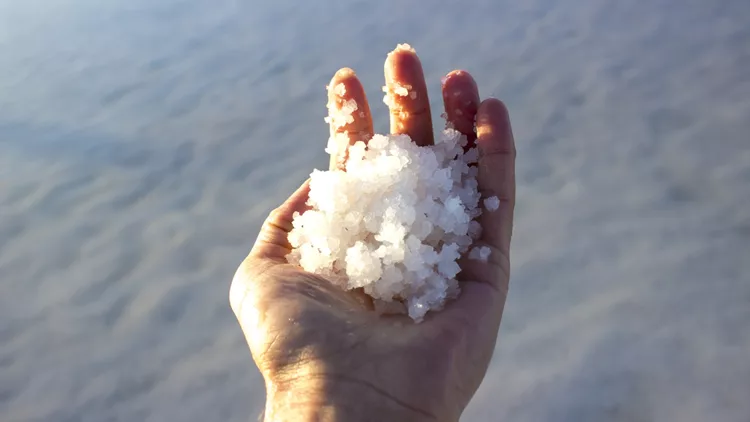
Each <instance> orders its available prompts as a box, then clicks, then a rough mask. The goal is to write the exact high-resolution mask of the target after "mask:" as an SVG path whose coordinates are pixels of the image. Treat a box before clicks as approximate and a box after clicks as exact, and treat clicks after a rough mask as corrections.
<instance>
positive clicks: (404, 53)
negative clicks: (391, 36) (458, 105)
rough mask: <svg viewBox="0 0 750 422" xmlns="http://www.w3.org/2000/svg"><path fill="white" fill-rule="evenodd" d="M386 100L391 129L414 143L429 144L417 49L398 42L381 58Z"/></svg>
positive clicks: (427, 110)
mask: <svg viewBox="0 0 750 422" xmlns="http://www.w3.org/2000/svg"><path fill="white" fill-rule="evenodd" d="M385 90H386V98H385V101H386V104H387V105H388V108H389V109H390V112H391V133H394V134H401V133H404V134H407V135H409V137H411V139H412V140H413V141H414V142H416V143H417V145H420V146H424V145H432V144H433V143H434V140H433V135H432V118H431V117H430V100H429V97H428V96H427V85H426V84H425V80H424V73H423V72H422V64H421V63H420V62H419V58H418V57H417V53H416V52H415V51H414V49H413V48H411V47H410V46H409V45H407V44H399V46H398V47H396V49H395V50H393V51H392V52H391V53H390V54H388V57H387V58H386V60H385Z"/></svg>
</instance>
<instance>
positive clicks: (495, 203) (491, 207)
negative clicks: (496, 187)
mask: <svg viewBox="0 0 750 422" xmlns="http://www.w3.org/2000/svg"><path fill="white" fill-rule="evenodd" d="M484 207H485V208H487V210H488V211H495V210H497V209H498V208H500V199H498V197H497V196H490V197H489V198H486V199H485V200H484Z"/></svg>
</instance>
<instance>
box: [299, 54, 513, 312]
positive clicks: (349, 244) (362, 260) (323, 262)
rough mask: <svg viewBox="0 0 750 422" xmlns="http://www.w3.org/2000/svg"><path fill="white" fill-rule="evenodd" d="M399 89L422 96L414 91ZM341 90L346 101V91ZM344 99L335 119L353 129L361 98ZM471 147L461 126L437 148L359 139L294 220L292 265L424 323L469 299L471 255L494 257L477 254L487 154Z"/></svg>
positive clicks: (314, 181)
mask: <svg viewBox="0 0 750 422" xmlns="http://www.w3.org/2000/svg"><path fill="white" fill-rule="evenodd" d="M399 48H401V49H407V50H408V49H410V48H411V47H409V46H408V45H407V46H399ZM393 88H394V92H393V94H395V95H402V96H405V95H409V96H411V97H412V98H414V97H413V96H412V93H413V92H414V91H411V93H410V92H409V89H411V87H408V88H407V87H405V86H400V85H399V86H394V87H393ZM334 92H335V93H336V94H337V95H343V94H344V93H345V88H344V87H343V85H339V86H336V87H334ZM389 94H390V93H389ZM387 96H388V95H387ZM336 101H339V102H338V104H329V117H328V118H326V121H327V122H329V123H330V124H331V125H332V126H334V127H341V126H343V125H346V124H347V123H351V122H352V121H353V117H352V113H354V112H355V111H357V110H358V106H357V104H356V102H354V101H353V100H348V101H342V100H336ZM343 141H344V140H341V139H336V135H334V136H333V137H332V139H331V140H329V146H328V148H327V149H326V150H327V151H328V152H329V153H331V154H335V153H338V152H339V149H340V146H341V145H344V146H345V145H347V144H348V142H343ZM467 144H468V142H467V140H466V137H465V136H464V135H462V134H461V133H459V132H458V131H456V130H454V129H452V128H448V129H445V130H444V131H443V132H442V133H441V134H440V136H438V138H437V139H436V141H435V145H433V146H418V145H417V144H415V143H414V142H412V140H411V139H410V138H409V136H407V135H403V134H401V135H374V136H373V137H372V139H370V140H369V141H368V143H367V144H365V143H364V142H361V141H360V142H356V143H354V144H353V145H351V146H350V147H349V150H348V159H347V161H346V163H345V164H343V163H342V168H339V169H335V170H331V171H318V170H315V171H313V173H312V174H311V175H310V179H311V180H310V193H309V199H308V205H309V207H310V209H309V210H307V211H306V212H304V213H302V214H299V213H296V214H295V215H294V219H293V223H292V225H293V229H292V230H291V232H290V233H289V243H290V244H291V245H292V251H291V253H290V254H289V255H288V256H287V259H288V261H289V262H290V263H293V264H297V265H300V266H301V267H302V268H303V269H305V270H306V271H309V272H312V273H315V274H320V275H323V276H326V277H328V278H329V279H330V280H331V281H332V282H334V283H336V284H338V285H339V286H340V287H341V288H343V289H347V290H348V289H355V288H363V290H364V291H365V293H367V294H368V295H370V296H371V297H372V298H373V299H374V302H375V303H376V304H378V306H377V307H378V309H381V310H382V309H388V310H391V311H392V310H394V309H402V310H404V309H405V311H406V312H407V313H408V314H409V316H410V317H411V318H412V319H414V320H415V321H421V320H422V319H423V318H424V316H425V314H426V313H427V312H429V311H435V310H439V309H441V308H442V307H443V306H444V304H445V302H446V301H447V300H449V299H450V298H453V297H455V296H457V295H458V293H459V285H458V282H457V281H456V276H457V275H458V273H459V272H460V271H461V267H460V266H459V264H458V260H459V258H460V257H461V256H462V255H464V254H467V253H468V255H469V258H472V259H479V260H482V261H486V260H487V258H488V257H489V252H490V249H489V248H487V247H475V248H472V249H471V250H469V249H470V248H471V245H472V244H473V242H474V240H476V239H478V238H479V236H480V235H481V226H480V225H479V223H477V222H476V221H475V220H474V218H476V217H477V216H479V215H480V214H481V212H482V211H481V208H480V194H479V193H478V190H477V180H476V176H477V172H476V171H472V169H476V166H475V165H474V164H476V162H477V159H478V153H477V150H476V148H472V149H469V150H468V152H467V153H464V147H465V146H466V145H467ZM490 199H491V198H487V199H485V201H484V206H485V207H486V208H487V209H488V210H493V209H497V206H498V204H499V201H497V204H495V203H494V202H492V201H489V200H490ZM495 200H497V198H495ZM488 201H489V202H488ZM493 204H494V205H493ZM493 207H494V208H493ZM389 304H401V305H394V306H390V305H389Z"/></svg>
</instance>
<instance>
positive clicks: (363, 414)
mask: <svg viewBox="0 0 750 422" xmlns="http://www.w3.org/2000/svg"><path fill="white" fill-rule="evenodd" d="M266 391H267V398H266V407H265V416H264V421H265V422H287V421H294V422H367V421H384V420H387V421H392V422H400V421H410V422H423V421H431V422H442V421H446V422H452V421H457V420H458V417H446V415H442V414H439V413H436V412H434V411H432V410H431V409H424V408H420V407H417V406H414V405H412V404H410V403H408V401H406V400H402V399H400V398H396V397H393V396H390V395H389V394H388V393H387V392H385V391H381V390H379V389H378V388H377V387H374V386H372V385H369V384H366V383H363V382H360V381H356V380H352V379H341V378H339V379H336V380H331V379H330V378H328V377H325V379H314V380H313V379H309V377H308V379H307V380H305V381H303V382H294V383H284V384H275V383H267V384H266Z"/></svg>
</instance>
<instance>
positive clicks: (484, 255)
mask: <svg viewBox="0 0 750 422" xmlns="http://www.w3.org/2000/svg"><path fill="white" fill-rule="evenodd" d="M491 252H492V249H490V248H489V247H487V246H476V247H474V248H471V251H469V259H473V260H475V261H482V262H487V260H488V259H489V257H490V253H491Z"/></svg>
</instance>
